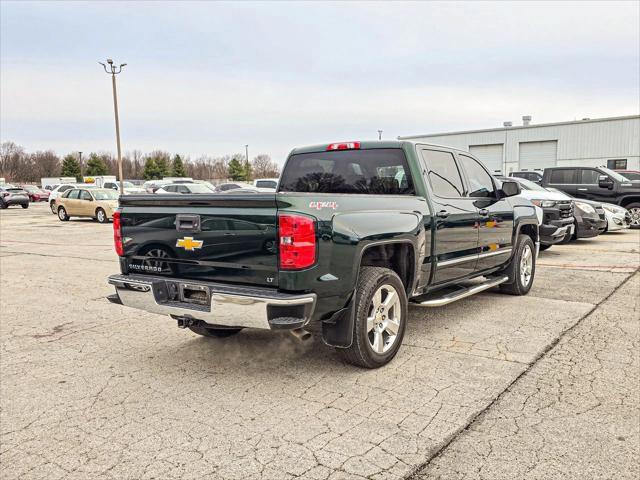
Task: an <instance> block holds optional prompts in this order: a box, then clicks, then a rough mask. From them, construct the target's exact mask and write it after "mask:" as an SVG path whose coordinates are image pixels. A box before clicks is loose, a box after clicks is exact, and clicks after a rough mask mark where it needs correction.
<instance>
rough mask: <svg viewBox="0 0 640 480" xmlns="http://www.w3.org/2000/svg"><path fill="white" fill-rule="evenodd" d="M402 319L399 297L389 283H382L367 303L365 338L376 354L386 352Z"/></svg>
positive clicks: (392, 343) (395, 335)
mask: <svg viewBox="0 0 640 480" xmlns="http://www.w3.org/2000/svg"><path fill="white" fill-rule="evenodd" d="M401 321H402V306H401V304H400V297H399V295H398V292H397V291H396V289H395V288H393V287H392V286H391V285H382V286H380V287H379V288H378V290H376V293H375V294H374V295H373V298H372V299H371V303H370V304H369V312H368V315H367V338H368V339H369V345H370V346H371V348H372V349H373V351H374V352H376V353H378V354H382V353H386V352H387V351H388V350H389V349H390V348H391V347H392V346H393V345H394V343H395V341H396V338H397V337H398V332H399V331H400V322H401Z"/></svg>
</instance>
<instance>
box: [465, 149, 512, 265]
mask: <svg viewBox="0 0 640 480" xmlns="http://www.w3.org/2000/svg"><path fill="white" fill-rule="evenodd" d="M458 160H459V162H460V165H461V167H462V169H463V170H464V174H465V176H466V179H467V185H468V186H469V188H468V193H467V195H468V197H469V198H471V199H473V200H474V202H473V204H474V205H475V207H476V208H478V214H479V224H478V225H479V226H478V247H479V249H478V250H479V255H478V263H477V264H476V271H484V270H488V269H491V268H493V267H497V266H500V265H502V264H503V263H505V262H506V261H507V260H508V259H509V254H510V253H511V248H512V232H513V207H512V206H511V204H510V203H509V201H508V200H507V199H506V198H501V199H498V198H497V186H496V183H495V181H494V179H493V177H492V176H491V175H490V174H489V172H487V170H486V169H485V167H484V166H483V165H482V164H480V162H478V161H477V160H476V159H475V158H472V157H471V156H469V155H465V154H462V153H461V154H458Z"/></svg>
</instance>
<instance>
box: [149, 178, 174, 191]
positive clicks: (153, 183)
mask: <svg viewBox="0 0 640 480" xmlns="http://www.w3.org/2000/svg"><path fill="white" fill-rule="evenodd" d="M169 183H171V182H165V181H163V180H148V181H146V182H144V183H143V184H142V188H144V189H145V191H146V192H147V193H156V190H158V189H159V188H160V187H162V186H164V185H169Z"/></svg>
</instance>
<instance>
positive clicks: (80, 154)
mask: <svg viewBox="0 0 640 480" xmlns="http://www.w3.org/2000/svg"><path fill="white" fill-rule="evenodd" d="M78 158H79V160H78V163H80V177H82V181H83V182H84V173H83V171H82V152H78Z"/></svg>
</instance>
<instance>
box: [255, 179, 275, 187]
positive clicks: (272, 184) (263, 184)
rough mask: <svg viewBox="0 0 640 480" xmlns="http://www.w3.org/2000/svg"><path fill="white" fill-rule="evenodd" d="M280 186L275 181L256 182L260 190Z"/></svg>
mask: <svg viewBox="0 0 640 480" xmlns="http://www.w3.org/2000/svg"><path fill="white" fill-rule="evenodd" d="M277 185H278V184H277V183H276V182H274V181H273V180H258V181H256V187H258V188H276V186H277Z"/></svg>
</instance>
